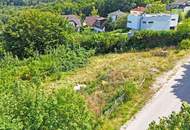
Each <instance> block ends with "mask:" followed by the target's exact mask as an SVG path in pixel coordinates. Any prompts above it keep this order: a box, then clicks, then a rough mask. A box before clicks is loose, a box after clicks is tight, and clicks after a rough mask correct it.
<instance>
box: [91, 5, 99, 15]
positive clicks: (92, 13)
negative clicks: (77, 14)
mask: <svg viewBox="0 0 190 130" xmlns="http://www.w3.org/2000/svg"><path fill="white" fill-rule="evenodd" d="M91 15H92V16H98V10H97V9H96V8H95V7H94V6H93V8H92V11H91Z"/></svg>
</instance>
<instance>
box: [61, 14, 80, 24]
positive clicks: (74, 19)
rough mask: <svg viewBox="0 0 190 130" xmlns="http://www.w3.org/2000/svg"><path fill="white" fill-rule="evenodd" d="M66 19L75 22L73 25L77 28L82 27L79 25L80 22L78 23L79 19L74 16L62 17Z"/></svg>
mask: <svg viewBox="0 0 190 130" xmlns="http://www.w3.org/2000/svg"><path fill="white" fill-rule="evenodd" d="M63 16H64V17H65V18H66V19H68V20H69V21H73V22H75V24H76V25H77V26H82V24H81V21H80V18H78V17H77V16H75V15H63Z"/></svg>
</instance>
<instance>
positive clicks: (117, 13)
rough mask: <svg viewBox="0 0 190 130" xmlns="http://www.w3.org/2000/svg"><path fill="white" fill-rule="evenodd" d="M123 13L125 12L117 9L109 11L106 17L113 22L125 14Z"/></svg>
mask: <svg viewBox="0 0 190 130" xmlns="http://www.w3.org/2000/svg"><path fill="white" fill-rule="evenodd" d="M125 15H126V13H124V12H122V11H120V10H117V11H114V12H111V13H109V14H108V18H111V20H112V22H115V21H117V19H118V18H120V17H122V16H125Z"/></svg>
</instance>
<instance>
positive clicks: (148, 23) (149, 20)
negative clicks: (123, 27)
mask: <svg viewBox="0 0 190 130" xmlns="http://www.w3.org/2000/svg"><path fill="white" fill-rule="evenodd" d="M178 18H179V15H178V14H141V15H134V14H130V15H128V21H127V27H128V28H130V29H132V30H155V31H157V30H170V29H175V28H176V27H177V24H178Z"/></svg>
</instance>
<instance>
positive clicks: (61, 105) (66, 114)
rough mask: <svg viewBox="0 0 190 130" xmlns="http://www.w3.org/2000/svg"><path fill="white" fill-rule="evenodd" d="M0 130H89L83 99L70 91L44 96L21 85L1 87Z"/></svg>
mask: <svg viewBox="0 0 190 130" xmlns="http://www.w3.org/2000/svg"><path fill="white" fill-rule="evenodd" d="M0 87H1V89H0V99H1V103H0V111H1V114H0V129H13V130H18V129H27V130H31V129H33V130H38V129H48V130H55V129H56V130H57V129H64V130H92V129H93V127H94V125H93V123H94V121H93V116H92V115H91V113H90V112H89V111H88V109H87V106H86V104H85V101H84V99H83V98H82V97H81V96H80V95H79V94H77V93H75V92H74V91H73V90H71V89H69V88H62V89H59V90H56V91H53V93H50V92H48V93H46V90H44V89H43V88H41V87H38V86H34V85H32V84H27V83H24V82H21V81H16V82H15V83H13V84H11V85H8V86H3V85H0Z"/></svg>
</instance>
